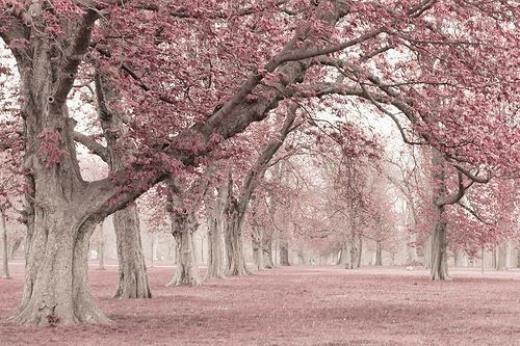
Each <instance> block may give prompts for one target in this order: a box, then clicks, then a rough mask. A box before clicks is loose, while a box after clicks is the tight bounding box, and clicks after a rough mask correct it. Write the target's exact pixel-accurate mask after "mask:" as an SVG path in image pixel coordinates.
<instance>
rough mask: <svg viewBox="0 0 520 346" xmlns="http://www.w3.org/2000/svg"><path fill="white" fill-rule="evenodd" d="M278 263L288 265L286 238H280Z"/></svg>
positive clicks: (287, 243)
mask: <svg viewBox="0 0 520 346" xmlns="http://www.w3.org/2000/svg"><path fill="white" fill-rule="evenodd" d="M280 265H281V266H288V265H290V263H289V242H288V241H287V239H283V238H282V239H280Z"/></svg>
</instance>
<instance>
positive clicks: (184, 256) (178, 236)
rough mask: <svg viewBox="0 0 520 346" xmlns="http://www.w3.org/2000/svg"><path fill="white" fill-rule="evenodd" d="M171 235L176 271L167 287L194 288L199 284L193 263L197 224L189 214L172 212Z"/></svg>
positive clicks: (194, 262) (196, 268) (196, 270)
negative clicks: (194, 237)
mask: <svg viewBox="0 0 520 346" xmlns="http://www.w3.org/2000/svg"><path fill="white" fill-rule="evenodd" d="M171 220H172V235H173V237H174V238H175V243H176V245H177V269H176V270H175V274H174V275H173V278H172V280H171V281H170V282H169V283H168V284H167V286H195V285H198V284H199V283H200V280H199V274H198V267H197V265H196V261H195V251H194V246H193V233H194V232H195V231H196V230H197V227H198V224H197V222H196V219H195V215H194V214H191V213H189V212H181V211H172V214H171Z"/></svg>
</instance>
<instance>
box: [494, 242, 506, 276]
mask: <svg viewBox="0 0 520 346" xmlns="http://www.w3.org/2000/svg"><path fill="white" fill-rule="evenodd" d="M495 269H496V270H505V269H507V242H505V241H504V242H502V243H501V244H499V245H498V246H497V248H496V266H495Z"/></svg>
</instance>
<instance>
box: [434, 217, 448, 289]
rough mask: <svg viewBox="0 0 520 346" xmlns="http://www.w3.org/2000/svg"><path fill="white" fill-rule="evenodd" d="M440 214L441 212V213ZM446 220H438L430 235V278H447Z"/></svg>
mask: <svg viewBox="0 0 520 346" xmlns="http://www.w3.org/2000/svg"><path fill="white" fill-rule="evenodd" d="M441 216H442V213H441ZM446 227H447V225H446V222H445V221H443V220H439V221H438V222H437V225H436V226H435V230H434V232H433V237H432V252H431V253H432V267H431V276H432V280H446V279H448V241H447V239H446Z"/></svg>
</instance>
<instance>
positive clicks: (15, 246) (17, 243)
mask: <svg viewBox="0 0 520 346" xmlns="http://www.w3.org/2000/svg"><path fill="white" fill-rule="evenodd" d="M22 241H23V239H22V238H17V239H16V240H15V241H14V243H13V247H12V248H11V253H10V254H9V258H10V259H14V255H15V254H16V251H18V249H19V248H20V245H22Z"/></svg>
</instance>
